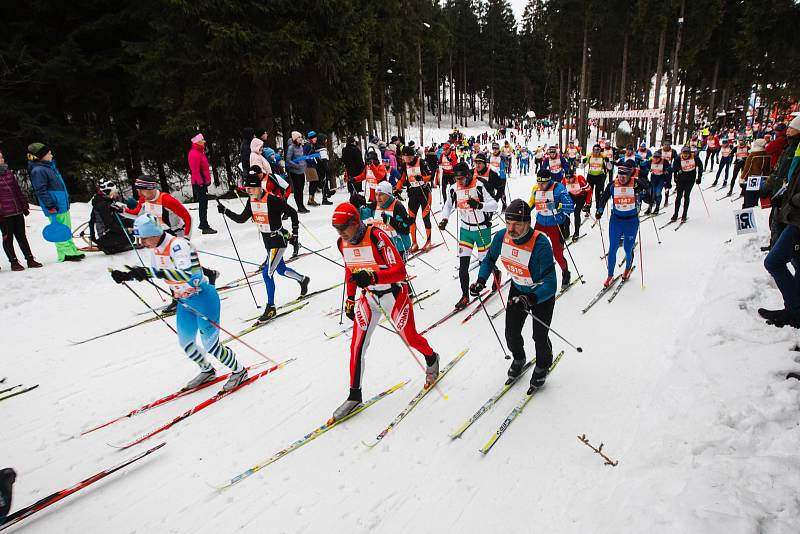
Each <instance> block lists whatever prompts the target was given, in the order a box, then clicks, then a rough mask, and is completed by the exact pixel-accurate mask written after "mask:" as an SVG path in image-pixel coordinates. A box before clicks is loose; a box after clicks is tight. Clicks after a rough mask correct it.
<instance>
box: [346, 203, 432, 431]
mask: <svg viewBox="0 0 800 534" xmlns="http://www.w3.org/2000/svg"><path fill="white" fill-rule="evenodd" d="M332 224H333V227H334V228H336V230H337V232H339V240H338V242H337V246H338V247H339V251H340V252H341V253H342V257H343V258H344V265H345V267H344V272H345V287H346V292H347V301H346V302H345V308H344V309H345V314H346V315H347V317H348V318H350V319H352V320H353V340H352V342H351V343H350V395H349V396H348V397H347V400H346V401H344V403H343V404H342V405H341V406H340V407H339V408H337V409H336V411H334V412H333V418H332V419H333V420H334V421H336V420H339V419H341V418H342V417H344V416H346V415H347V414H349V413H350V412H352V411H353V410H354V409H356V408H358V406H359V405H360V404H361V400H362V398H361V376H362V374H363V372H364V355H365V353H366V351H367V347H368V346H369V342H370V338H371V337H372V332H373V330H375V327H376V326H377V325H378V321H380V319H381V317H382V316H383V314H384V313H386V314H388V315H389V316H390V318H391V321H392V324H393V325H394V327H395V328H396V329H397V331H398V333H399V334H400V337H401V338H402V339H403V341H404V342H405V343H406V344H407V345H409V346H410V347H413V348H414V349H416V350H418V351H419V352H420V353H422V355H423V356H425V363H426V369H425V382H426V384H431V383H433V382H434V381H435V380H436V378H437V377H438V376H439V355H438V354H436V352H434V350H433V349H432V348H431V346H430V345H429V344H428V341H427V340H426V339H425V338H424V337H422V336H421V335H420V334H419V333H418V332H417V328H416V325H415V324H414V308H413V307H412V305H411V297H410V295H409V291H408V284H407V283H406V280H407V278H408V275H407V274H406V268H405V264H404V263H403V260H402V258H401V256H400V253H399V252H397V249H396V248H395V246H394V243H392V239H391V237H389V236H388V235H387V234H386V232H384V231H383V230H380V229H379V228H377V227H374V226H371V225H369V226H368V225H365V224H364V223H363V222H361V218H360V216H359V214H358V209H357V208H356V207H355V206H353V205H352V204H350V203H348V202H345V203H342V204H339V205H338V206H336V209H335V210H334V212H333V219H332ZM357 288H361V290H362V291H361V295H360V296H359V297H358V300H356V289H357Z"/></svg>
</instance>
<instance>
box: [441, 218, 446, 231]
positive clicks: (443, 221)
mask: <svg viewBox="0 0 800 534" xmlns="http://www.w3.org/2000/svg"><path fill="white" fill-rule="evenodd" d="M445 228H447V219H442V220H441V221H439V230H442V231H444V229H445Z"/></svg>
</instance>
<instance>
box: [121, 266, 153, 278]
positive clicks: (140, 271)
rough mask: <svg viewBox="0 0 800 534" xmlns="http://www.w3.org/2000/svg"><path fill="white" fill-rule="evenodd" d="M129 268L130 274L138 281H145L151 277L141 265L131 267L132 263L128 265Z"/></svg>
mask: <svg viewBox="0 0 800 534" xmlns="http://www.w3.org/2000/svg"><path fill="white" fill-rule="evenodd" d="M126 267H127V268H128V274H130V276H131V279H132V280H136V281H137V282H144V281H145V280H147V279H148V278H150V273H149V272H148V271H147V269H145V268H144V267H141V266H138V265H137V266H136V267H131V266H130V265H126Z"/></svg>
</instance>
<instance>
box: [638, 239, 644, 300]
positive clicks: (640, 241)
mask: <svg viewBox="0 0 800 534" xmlns="http://www.w3.org/2000/svg"><path fill="white" fill-rule="evenodd" d="M639 270H640V271H641V272H642V289H644V254H642V225H641V224H639Z"/></svg>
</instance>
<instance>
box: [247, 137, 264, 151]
mask: <svg viewBox="0 0 800 534" xmlns="http://www.w3.org/2000/svg"><path fill="white" fill-rule="evenodd" d="M262 148H264V141H262V140H261V139H259V138H258V137H254V138H253V140H252V141H250V152H254V153H256V154H259V155H260V154H261V149H262Z"/></svg>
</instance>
